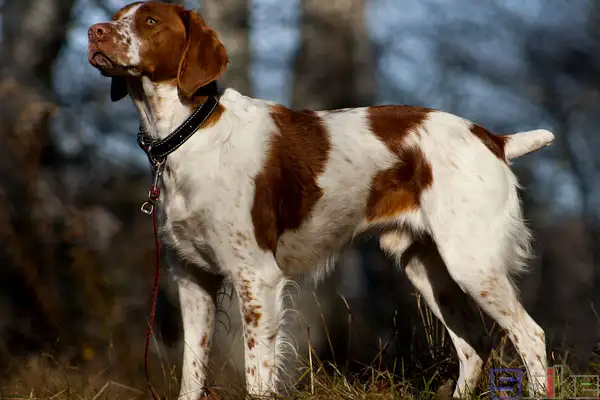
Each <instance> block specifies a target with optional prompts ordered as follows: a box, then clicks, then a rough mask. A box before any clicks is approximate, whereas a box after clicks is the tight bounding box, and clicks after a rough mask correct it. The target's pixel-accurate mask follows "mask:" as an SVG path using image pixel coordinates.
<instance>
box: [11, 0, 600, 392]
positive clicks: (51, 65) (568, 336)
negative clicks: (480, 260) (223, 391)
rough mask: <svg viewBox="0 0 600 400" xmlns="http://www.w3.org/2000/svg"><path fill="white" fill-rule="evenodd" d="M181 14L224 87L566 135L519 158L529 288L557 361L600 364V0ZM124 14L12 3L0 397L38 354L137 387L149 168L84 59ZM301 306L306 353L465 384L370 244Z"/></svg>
mask: <svg viewBox="0 0 600 400" xmlns="http://www.w3.org/2000/svg"><path fill="white" fill-rule="evenodd" d="M181 3H183V4H185V5H186V6H188V7H198V8H199V9H200V10H201V12H202V13H203V15H204V17H205V19H206V20H207V22H208V23H209V24H210V25H211V26H213V27H214V28H215V29H216V30H217V31H218V32H219V34H220V36H221V39H222V41H223V42H224V43H225V46H226V48H227V50H228V52H229V55H230V59H231V64H230V68H229V70H228V72H227V73H226V75H225V77H224V78H223V79H222V81H221V82H220V84H221V86H231V87H233V88H235V89H237V90H239V91H241V92H243V93H245V94H247V95H251V96H255V97H261V98H266V99H269V100H274V101H279V102H282V103H283V104H285V105H288V106H292V107H296V108H313V109H334V108H343V107H354V106H364V105H370V104H381V103H399V104H412V105H421V106H427V107H433V108H441V109H444V110H446V111H450V112H453V113H456V114H459V115H461V116H464V117H466V118H469V119H471V120H473V121H476V122H478V123H480V124H482V125H484V126H486V127H487V128H489V129H490V130H492V131H494V132H498V133H504V132H508V133H511V132H516V131H519V130H528V129H536V128H547V129H550V130H551V131H553V132H555V133H556V142H555V144H554V146H553V147H551V148H547V149H544V150H542V151H540V152H539V153H536V154H533V155H530V156H527V157H524V158H523V159H519V160H517V161H516V162H515V164H514V168H515V170H516V172H517V174H518V176H519V178H520V180H521V182H522V184H523V187H524V189H523V192H522V197H523V201H524V206H525V209H526V215H527V217H528V219H529V222H530V225H531V226H532V228H533V229H534V232H535V237H536V242H535V251H536V255H537V257H536V258H535V260H534V261H533V262H532V268H531V272H530V273H529V274H527V275H526V276H524V277H523V279H521V282H520V286H521V292H522V297H523V299H524V301H525V304H526V306H527V308H528V310H529V311H530V312H531V314H532V315H533V316H534V318H536V319H537V320H538V321H539V322H540V324H541V325H542V326H543V327H544V328H545V329H546V332H547V338H548V341H549V346H550V350H551V351H552V352H553V353H552V354H554V355H555V357H556V359H558V358H562V357H567V358H568V361H569V363H570V364H571V365H572V366H573V368H578V369H582V370H585V369H586V368H587V367H588V365H589V363H590V361H591V360H592V356H593V353H594V351H595V349H596V345H597V343H598V342H600V331H599V321H600V319H599V318H598V315H597V311H596V310H598V309H600V208H599V207H598V206H599V205H600V186H599V185H597V184H595V183H594V182H598V179H599V178H600V157H598V156H599V155H600V135H598V134H597V133H596V132H597V131H596V129H597V126H598V125H599V123H600V121H599V120H600V99H599V90H598V89H599V87H600V85H599V83H600V28H599V27H600V23H599V22H600V2H598V1H591V0H590V1H586V0H528V1H527V2H523V1H521V0H506V1H500V0H485V1H477V0H455V1H452V2H447V1H443V0H327V1H323V0H289V1H276V0H253V1H251V0H203V1H194V0H192V1H185V2H183V1H182V2H181ZM125 4H126V2H125V1H122V0H0V140H1V142H0V143H1V144H0V243H3V246H1V248H0V265H1V267H0V268H1V269H0V271H1V272H2V273H1V275H0V376H2V377H3V379H0V383H1V384H2V385H3V386H0V397H1V395H2V393H7V392H6V390H8V391H10V390H13V389H11V388H9V387H8V386H7V385H9V383H7V382H8V380H10V377H11V376H13V375H14V374H19V373H23V372H22V366H23V365H29V364H28V363H30V364H31V363H32V362H33V361H32V360H34V359H35V357H37V356H39V355H40V354H51V355H52V357H56V360H60V361H56V362H57V363H63V362H64V363H66V364H68V365H75V366H79V367H86V366H90V368H92V369H94V368H95V369H96V370H101V371H102V373H106V374H109V375H110V374H112V376H114V377H115V378H114V379H120V381H123V382H129V383H130V384H131V385H137V387H141V386H140V385H139V382H140V380H141V378H142V367H143V363H142V358H141V353H142V350H143V338H144V333H143V332H144V330H145V327H146V314H147V311H148V310H149V299H150V290H151V283H152V273H153V240H152V223H151V221H150V220H149V219H148V218H147V217H145V216H144V215H143V214H141V213H140V212H139V211H138V210H139V205H140V202H141V201H143V200H144V196H145V194H146V190H147V185H148V183H149V179H150V175H149V170H148V166H147V165H146V160H145V158H144V155H143V154H142V153H141V152H140V151H139V150H138V148H137V146H136V143H135V133H136V130H137V123H138V120H137V115H136V113H135V111H134V109H133V106H132V105H131V104H130V102H129V101H127V100H125V101H122V102H119V103H111V102H110V100H109V96H108V92H109V81H108V80H107V79H105V78H103V77H101V76H100V74H99V73H98V72H97V71H96V70H93V69H92V68H91V67H90V66H89V65H88V62H87V54H86V44H87V33H86V31H87V28H88V27H89V25H91V24H92V23H94V22H98V21H101V20H106V19H108V18H109V17H110V16H111V15H112V14H113V13H114V12H115V11H116V10H117V9H118V8H120V7H121V6H123V5H125ZM173 290H174V288H173V285H172V283H171V282H170V281H169V279H168V278H165V279H163V280H162V283H161V298H160V302H159V314H158V319H159V325H158V328H157V335H158V339H157V343H158V346H155V349H154V352H155V354H154V361H153V362H155V364H158V365H160V366H161V367H162V368H163V371H162V372H160V370H159V369H158V370H157V371H159V372H158V373H159V374H163V375H165V376H166V375H169V373H168V371H167V372H165V371H164V368H165V365H169V366H170V365H172V366H177V365H178V363H179V361H178V360H179V358H178V357H180V349H181V346H182V344H181V327H180V324H181V323H180V321H179V311H178V304H177V298H176V296H175V295H174V292H173ZM313 292H314V293H313ZM230 294H231V291H230V290H227V288H225V290H224V295H223V296H222V304H221V311H222V313H220V316H221V321H222V322H223V323H222V324H220V327H221V328H220V330H219V332H218V336H219V337H218V340H217V348H216V350H215V354H217V355H218V356H219V357H218V358H219V360H220V361H218V363H219V364H218V365H215V366H214V367H215V368H214V370H215V371H216V372H221V371H224V370H225V369H227V368H230V369H231V371H232V372H236V371H238V372H239V371H240V370H241V368H240V364H241V362H242V360H243V358H242V356H241V353H240V351H241V350H242V346H241V339H240V328H239V323H238V320H237V314H236V313H237V312H238V311H237V310H236V306H235V304H236V301H235V300H234V299H231V297H230ZM289 302H290V306H293V307H295V308H296V309H298V310H299V311H300V312H299V313H295V314H294V315H296V318H294V321H292V323H291V324H290V329H292V332H293V333H294V336H295V338H296V340H297V341H298V346H299V352H300V354H301V356H303V357H304V358H306V356H307V355H308V350H307V349H308V345H309V343H310V345H311V346H312V347H313V348H314V350H315V353H316V354H318V355H319V357H320V358H321V359H322V360H335V361H337V363H338V364H341V365H345V366H346V367H348V368H352V365H354V366H355V367H356V369H358V367H359V366H364V365H376V366H378V367H383V366H391V365H394V363H395V362H397V361H398V360H399V359H400V358H402V359H404V360H405V363H406V366H407V368H409V369H410V368H415V369H421V370H426V369H427V365H429V364H428V363H430V364H431V365H433V364H434V363H435V362H439V361H440V357H441V359H442V360H445V361H444V362H446V363H447V364H448V368H449V370H450V371H454V372H456V368H457V366H456V365H455V362H453V361H451V360H452V359H447V355H448V354H447V353H445V352H442V354H441V355H439V354H437V353H435V352H432V351H431V347H432V343H431V340H430V339H428V335H422V334H420V333H419V332H421V330H423V329H425V328H426V326H429V328H431V326H432V324H433V325H435V322H428V321H426V318H424V317H423V313H422V310H421V309H420V308H419V307H418V303H419V299H418V298H416V297H415V296H414V294H413V290H412V288H411V287H410V285H409V284H408V283H407V281H406V279H405V278H404V276H403V275H402V272H401V271H397V270H396V269H394V268H393V266H392V265H391V264H390V263H389V262H387V261H386V260H385V259H384V258H383V257H382V256H381V254H380V253H379V252H378V251H377V246H376V245H374V244H373V243H371V242H369V241H361V242H359V243H356V244H354V245H353V246H349V248H348V249H347V250H346V251H345V252H344V254H343V256H342V259H341V261H340V268H338V269H337V271H336V272H335V273H334V275H333V276H332V277H330V278H329V279H328V280H326V281H325V282H324V283H323V284H322V285H321V286H320V287H318V288H317V289H314V288H312V287H311V286H309V285H301V287H300V289H299V290H298V291H297V293H296V295H295V296H293V297H292V298H290V299H289ZM419 310H421V311H419ZM436 329H437V328H436ZM429 332H430V331H429ZM309 336H310V340H309ZM441 336H442V337H443V335H441ZM446 347H447V346H446ZM434 353H435V354H434ZM559 355H560V357H559ZM157 360H158V361H157ZM350 360H351V361H350ZM428 360H429V361H428ZM426 364H427V365H426ZM296 367H297V365H296V366H292V367H290V368H289V369H288V372H289V374H290V375H291V376H297V374H298V372H297V370H296ZM86 368H87V367H86ZM155 368H159V367H155ZM173 368H174V367H173ZM107 370H108V371H109V372H106V371H107ZM19 371H21V372H19ZM173 373H174V372H173ZM174 374H175V373H174ZM2 390H4V392H2Z"/></svg>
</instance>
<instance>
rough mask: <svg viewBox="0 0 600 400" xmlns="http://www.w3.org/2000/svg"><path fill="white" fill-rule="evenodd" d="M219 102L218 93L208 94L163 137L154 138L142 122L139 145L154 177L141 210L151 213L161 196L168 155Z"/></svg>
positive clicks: (186, 138)
mask: <svg viewBox="0 0 600 400" xmlns="http://www.w3.org/2000/svg"><path fill="white" fill-rule="evenodd" d="M218 104H219V96H218V95H210V96H208V98H207V100H206V102H204V104H202V105H201V106H200V107H198V108H197V109H196V110H195V111H194V112H193V113H192V115H190V116H189V117H188V118H187V119H186V120H185V121H183V123H182V124H181V125H179V126H178V127H177V129H175V130H174V131H173V132H171V133H170V134H169V135H168V136H167V137H165V138H163V139H158V140H156V139H152V138H151V137H150V135H148V132H146V130H145V129H144V126H143V125H142V124H140V130H139V132H138V136H137V142H138V145H139V146H140V147H141V149H142V150H144V152H145V153H146V155H147V156H148V159H149V160H150V166H151V168H152V173H153V175H154V179H153V181H152V185H150V189H149V190H148V200H146V201H145V202H144V204H142V207H141V211H142V212H143V213H144V214H148V215H151V214H152V213H153V212H154V205H155V203H156V202H157V201H158V198H159V197H160V185H159V180H160V176H161V175H162V172H163V169H164V166H165V161H166V160H167V156H168V155H169V154H171V153H172V152H174V151H175V150H177V149H178V148H179V147H181V145H182V144H184V143H185V142H186V141H187V140H188V139H189V138H191V137H192V135H193V134H194V133H195V132H196V131H197V130H198V129H199V128H200V127H201V126H202V124H203V123H204V122H206V120H207V119H208V117H210V115H211V114H212V113H213V111H215V109H216V108H217V105H218Z"/></svg>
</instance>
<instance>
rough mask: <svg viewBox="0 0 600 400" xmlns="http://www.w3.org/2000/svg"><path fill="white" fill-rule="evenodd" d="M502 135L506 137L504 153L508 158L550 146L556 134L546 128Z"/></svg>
mask: <svg viewBox="0 0 600 400" xmlns="http://www.w3.org/2000/svg"><path fill="white" fill-rule="evenodd" d="M502 137H503V138H505V139H506V144H505V145H504V153H505V155H506V159H507V160H512V159H513V158H517V157H521V156H524V155H525V154H529V153H531V152H534V151H537V150H539V149H541V148H542V147H546V146H550V145H551V144H552V141H553V140H554V134H553V133H552V132H550V131H547V130H545V129H536V130H534V131H527V132H519V133H515V134H512V135H503V136H502Z"/></svg>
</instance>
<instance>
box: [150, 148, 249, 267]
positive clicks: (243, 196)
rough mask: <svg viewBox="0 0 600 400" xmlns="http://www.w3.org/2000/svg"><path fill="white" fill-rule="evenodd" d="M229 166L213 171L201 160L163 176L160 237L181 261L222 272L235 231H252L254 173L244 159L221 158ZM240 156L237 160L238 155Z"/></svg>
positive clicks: (208, 164)
mask: <svg viewBox="0 0 600 400" xmlns="http://www.w3.org/2000/svg"><path fill="white" fill-rule="evenodd" d="M221 161H222V162H223V163H224V164H228V165H229V167H230V168H223V167H221V168H220V169H219V173H212V172H211V165H210V163H208V162H206V163H200V165H198V166H197V167H195V169H192V168H189V167H191V166H193V163H191V162H188V163H186V164H185V165H186V166H188V168H186V169H185V172H184V173H182V172H181V171H180V172H179V173H178V174H177V175H176V179H175V178H173V179H169V177H165V179H164V190H163V193H164V196H163V198H162V207H161V208H162V218H161V240H162V241H163V243H164V244H165V245H166V246H168V247H169V248H170V249H171V250H173V251H174V253H175V254H177V255H178V256H179V258H180V261H181V262H186V263H191V264H194V265H196V266H200V267H202V268H204V269H208V270H210V271H211V272H215V273H223V272H224V271H223V270H222V268H223V265H224V264H226V262H225V259H226V258H227V257H228V255H229V253H230V252H231V248H230V247H231V245H230V243H231V240H232V237H234V236H235V234H236V232H239V231H240V230H243V231H244V232H246V233H247V235H249V233H248V232H251V221H250V209H249V207H250V206H251V204H252V202H251V198H252V196H253V181H252V175H251V174H248V173H247V170H246V171H244V169H243V165H242V166H238V164H237V163H234V162H233V161H229V160H222V159H221ZM238 161H239V160H238Z"/></svg>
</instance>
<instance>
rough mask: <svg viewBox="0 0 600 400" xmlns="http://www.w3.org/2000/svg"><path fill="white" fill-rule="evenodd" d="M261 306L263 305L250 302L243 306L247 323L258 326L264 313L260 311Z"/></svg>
mask: <svg viewBox="0 0 600 400" xmlns="http://www.w3.org/2000/svg"><path fill="white" fill-rule="evenodd" d="M260 308H261V307H260V306H259V305H256V304H249V305H247V306H244V307H242V313H243V314H244V321H245V322H246V324H248V325H252V326H254V327H257V326H258V321H260V319H261V318H262V313H260V312H259V311H258V310H259V309H260Z"/></svg>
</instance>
